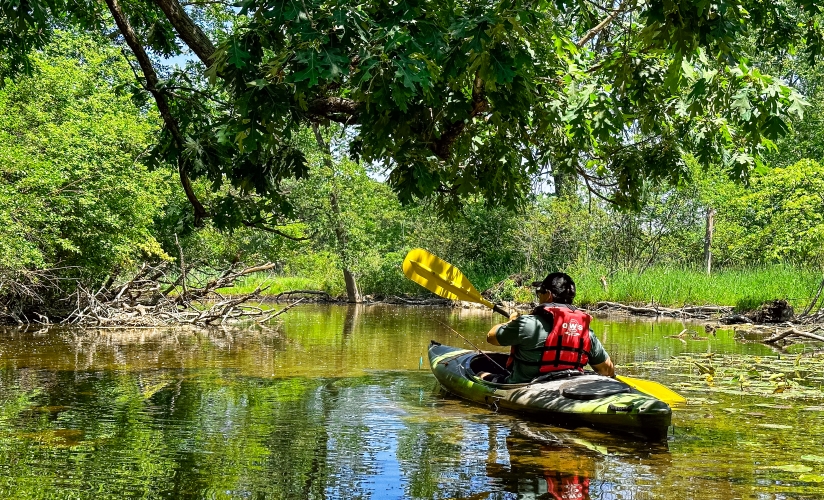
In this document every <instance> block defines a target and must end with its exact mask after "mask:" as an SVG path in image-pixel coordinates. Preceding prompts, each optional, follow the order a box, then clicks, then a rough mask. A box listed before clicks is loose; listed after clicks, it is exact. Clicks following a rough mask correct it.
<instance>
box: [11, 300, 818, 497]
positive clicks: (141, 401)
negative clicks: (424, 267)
mask: <svg viewBox="0 0 824 500" xmlns="http://www.w3.org/2000/svg"><path fill="white" fill-rule="evenodd" d="M293 313H294V314H293ZM286 316H288V318H285V319H286V321H285V322H284V323H283V324H282V325H280V326H279V327H276V328H275V327H272V328H267V329H257V328H254V329H252V328H250V329H240V330H216V331H212V332H202V331H189V330H152V329H146V330H120V331H112V330H98V331H82V332H81V331H74V330H50V331H34V330H33V331H24V330H21V329H12V330H6V331H2V332H0V498H124V497H142V498H274V499H280V498H283V499H286V498H289V499H292V498H312V499H337V498H342V499H344V498H345V499H349V498H422V499H429V498H435V499H441V498H443V499H446V498H483V499H510V498H549V499H552V498H576V497H575V496H574V495H578V496H577V498H592V499H605V500H606V499H647V498H698V497H706V496H711V497H713V498H718V499H722V500H726V499H733V498H747V497H751V496H753V495H754V494H756V493H757V495H758V497H759V498H765V499H772V498H775V499H777V498H812V497H815V496H818V495H821V494H824V488H822V487H821V484H822V483H820V482H818V481H819V479H820V480H821V481H824V466H822V465H821V464H822V463H824V457H821V456H819V455H824V453H818V452H816V451H815V448H814V444H815V443H817V442H821V441H822V440H824V431H822V430H821V429H823V428H824V425H822V424H824V416H822V415H824V413H822V412H821V411H820V409H819V410H816V411H813V410H808V409H807V408H816V406H815V405H813V404H804V403H802V404H801V405H789V404H786V405H775V404H774V402H771V401H765V400H763V399H755V398H752V397H743V396H731V395H726V394H713V395H712V397H711V398H710V397H706V398H704V399H699V398H695V399H696V402H695V403H694V404H693V405H691V406H687V407H686V408H683V409H681V410H679V411H678V412H677V413H676V414H675V415H674V418H673V420H674V423H675V428H676V431H675V435H674V436H673V437H671V439H670V441H669V442H668V443H662V444H655V443H646V442H639V441H633V440H627V439H625V438H624V437H623V436H613V435H609V434H604V433H601V432H598V431H595V430H591V429H584V428H581V429H573V430H569V429H561V428H557V427H553V426H550V425H546V424H542V423H538V422H532V421H525V420H523V419H521V418H518V417H517V416H516V415H508V414H500V413H495V412H493V411H491V410H490V409H489V408H486V407H483V406H478V405H472V404H468V403H465V402H463V401H461V400H457V399H455V398H451V397H448V396H446V395H444V394H443V393H441V391H440V390H439V389H438V386H437V384H436V383H435V381H434V378H433V377H432V375H431V374H430V373H429V371H428V367H426V366H424V367H423V369H420V370H419V369H418V360H419V358H420V356H421V355H422V354H423V353H424V352H425V349H426V346H427V345H428V342H429V340H430V339H435V340H438V341H442V342H446V343H450V342H452V343H455V340H454V338H453V336H452V334H451V333H450V332H449V331H448V330H445V329H444V328H443V327H442V326H440V325H439V324H438V323H437V321H438V320H440V321H444V322H447V323H448V324H451V325H454V326H455V327H456V329H458V330H459V331H461V332H462V333H466V334H468V335H470V338H472V339H473V340H478V341H479V342H480V341H481V340H482V332H484V331H486V330H488V328H489V325H491V324H492V322H493V321H495V318H492V317H490V316H489V315H488V314H484V313H482V312H479V311H465V310H457V311H455V310H447V309H441V310H439V309H426V308H419V309H414V308H389V307H377V308H376V307H364V306H349V307H314V306H313V307H306V308H301V307H298V308H295V309H294V310H293V311H290V313H289V314H287V315H286ZM654 325H655V326H654V328H655V329H654V334H653V333H651V332H652V331H653V330H652V329H651V324H650V323H649V322H628V323H614V322H606V321H600V322H598V323H597V325H596V327H597V328H599V329H600V331H599V334H602V333H606V335H605V338H606V339H607V342H609V343H610V344H611V347H610V349H611V351H612V352H613V356H614V357H615V358H616V359H617V361H618V362H619V364H620V363H621V362H629V361H631V360H637V359H645V360H653V359H663V358H664V357H666V356H669V355H672V354H673V353H678V352H683V350H684V349H695V350H706V349H712V350H714V351H716V352H724V351H728V352H755V353H757V352H758V351H757V350H758V349H759V348H758V347H757V346H740V345H736V344H734V342H732V341H731V340H730V339H728V338H726V337H723V336H721V337H719V339H713V340H710V341H707V342H704V343H702V344H700V345H699V344H698V343H692V342H691V343H689V344H687V346H686V347H685V346H684V344H683V343H681V342H680V341H678V340H672V339H667V338H666V336H667V335H673V334H677V333H678V332H680V330H681V329H682V325H681V324H680V323H670V324H667V323H655V324H654ZM472 335H475V336H474V337H473V336H472ZM670 340H672V342H670ZM699 352H700V351H699ZM679 376H684V375H683V374H670V373H666V372H663V371H662V372H659V373H657V374H656V380H660V381H663V382H665V383H668V381H671V380H677V377H679ZM668 377H670V378H668ZM672 377H675V378H672ZM767 403H773V404H772V406H770V405H768V406H755V405H758V404H762V405H764V404H767ZM817 404H818V403H816V405H817ZM799 436H804V439H799ZM803 456H806V457H807V458H806V459H804V460H802V459H801V457H803ZM816 457H818V458H816ZM818 459H820V462H816V460H818ZM708 492H710V493H708ZM570 495H572V496H570Z"/></svg>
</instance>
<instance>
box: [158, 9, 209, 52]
mask: <svg viewBox="0 0 824 500" xmlns="http://www.w3.org/2000/svg"><path fill="white" fill-rule="evenodd" d="M154 3H155V5H157V6H158V7H160V10H162V11H163V13H164V14H166V17H167V18H168V19H169V22H171V23H172V26H174V28H175V31H177V34H178V36H179V37H180V38H181V39H182V40H183V41H184V42H186V45H188V46H189V48H190V49H192V51H193V52H194V53H195V54H196V55H197V57H198V59H200V60H201V61H202V62H203V64H205V65H206V66H210V65H211V64H212V61H211V59H212V56H213V55H214V53H215V50H216V49H215V46H214V44H213V43H212V41H211V40H209V37H208V36H206V33H204V32H203V30H202V29H200V26H198V25H196V24H195V23H194V21H192V18H191V17H189V15H188V14H186V11H185V10H183V6H181V5H180V3H178V2H177V0H154Z"/></svg>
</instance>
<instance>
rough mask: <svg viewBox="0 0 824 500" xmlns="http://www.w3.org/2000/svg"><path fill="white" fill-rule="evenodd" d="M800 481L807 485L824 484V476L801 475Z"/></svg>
mask: <svg viewBox="0 0 824 500" xmlns="http://www.w3.org/2000/svg"><path fill="white" fill-rule="evenodd" d="M798 479H799V481H804V482H807V483H824V476H822V475H820V474H801V475H800V476H798Z"/></svg>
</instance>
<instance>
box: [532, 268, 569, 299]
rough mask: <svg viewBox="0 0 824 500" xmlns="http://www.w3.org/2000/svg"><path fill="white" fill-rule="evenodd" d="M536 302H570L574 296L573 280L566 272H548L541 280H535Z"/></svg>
mask: <svg viewBox="0 0 824 500" xmlns="http://www.w3.org/2000/svg"><path fill="white" fill-rule="evenodd" d="M532 286H534V287H535V288H536V293H537V294H538V302H540V303H545V302H557V303H558V304H572V299H574V298H575V282H574V281H572V278H571V277H570V276H569V275H568V274H566V273H550V274H548V275H547V277H546V278H544V280H543V281H535V282H533V283H532Z"/></svg>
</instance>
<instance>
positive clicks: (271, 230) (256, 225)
mask: <svg viewBox="0 0 824 500" xmlns="http://www.w3.org/2000/svg"><path fill="white" fill-rule="evenodd" d="M243 225H244V226H246V227H250V228H252V229H260V230H261V231H266V232H267V233H272V234H276V235H278V236H283V237H284V238H286V239H287V240H292V241H308V240H311V239H312V236H291V235H289V234H286V233H284V232H283V231H280V230H278V229H275V228H273V227H269V226H267V225H265V224H260V223H256V222H249V221H243Z"/></svg>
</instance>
